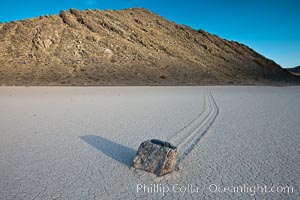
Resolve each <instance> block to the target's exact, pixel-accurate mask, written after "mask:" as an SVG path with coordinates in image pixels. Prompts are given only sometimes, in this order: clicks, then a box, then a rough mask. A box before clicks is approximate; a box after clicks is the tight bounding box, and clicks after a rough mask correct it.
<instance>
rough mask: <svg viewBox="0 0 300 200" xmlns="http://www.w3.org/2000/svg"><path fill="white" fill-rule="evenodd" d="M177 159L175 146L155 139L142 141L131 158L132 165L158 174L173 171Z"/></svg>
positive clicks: (161, 174)
mask: <svg viewBox="0 0 300 200" xmlns="http://www.w3.org/2000/svg"><path fill="white" fill-rule="evenodd" d="M176 161H177V147H175V146H173V145H171V144H170V143H168V142H164V141H161V140H157V139H152V140H147V141H145V142H143V143H142V144H141V145H140V147H139V149H138V152H137V153H136V156H135V157H134V159H133V167H134V168H136V169H142V170H145V171H148V172H151V173H154V174H156V175H158V176H163V175H165V174H167V173H170V172H172V171H174V169H175V166H176Z"/></svg>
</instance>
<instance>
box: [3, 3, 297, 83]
mask: <svg viewBox="0 0 300 200" xmlns="http://www.w3.org/2000/svg"><path fill="white" fill-rule="evenodd" d="M199 23H201V21H200V22H199ZM299 80H300V79H299V78H298V77H296V76H293V75H292V74H290V73H289V72H288V71H287V70H285V69H282V68H281V67H280V66H279V65H277V64H276V63H275V62H273V61H272V60H270V59H267V58H265V57H264V56H262V55H260V54H258V53H256V52H255V51H254V50H252V49H251V48H249V47H247V46H245V45H243V44H240V43H238V42H234V41H228V40H225V39H222V38H220V37H218V36H216V35H212V34H210V33H207V32H205V31H203V30H194V29H192V28H190V27H187V26H184V25H179V24H176V23H174V22H171V21H168V20H166V19H164V18H162V17H160V16H159V15H157V14H155V13H152V12H150V11H148V10H145V9H142V8H133V9H125V10H119V11H111V10H105V11H100V10H85V11H79V10H76V9H70V11H61V12H60V14H59V15H53V16H41V17H38V18H33V19H26V20H20V21H16V22H10V23H2V24H1V23H0V84H1V85H221V84H295V83H299Z"/></svg>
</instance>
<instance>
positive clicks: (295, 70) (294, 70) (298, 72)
mask: <svg viewBox="0 0 300 200" xmlns="http://www.w3.org/2000/svg"><path fill="white" fill-rule="evenodd" d="M287 70H288V71H290V72H292V73H294V74H296V75H300V66H297V67H293V68H288V69H287Z"/></svg>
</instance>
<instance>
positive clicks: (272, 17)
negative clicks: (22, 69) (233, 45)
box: [0, 0, 300, 67]
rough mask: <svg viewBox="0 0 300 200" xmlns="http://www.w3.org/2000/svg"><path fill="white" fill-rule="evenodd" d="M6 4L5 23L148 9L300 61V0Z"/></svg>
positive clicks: (9, 0) (288, 62) (0, 10)
mask: <svg viewBox="0 0 300 200" xmlns="http://www.w3.org/2000/svg"><path fill="white" fill-rule="evenodd" d="M0 5H1V6H0V21H1V22H9V21H12V20H18V19H24V18H31V17H36V16H39V15H45V14H58V13H59V11H60V10H68V9H69V8H77V9H81V10H82V9H86V8H91V9H94V8H97V9H101V10H102V9H123V8H131V7H143V8H147V9H149V10H151V11H153V12H156V13H158V14H160V15H162V16H163V17H165V18H167V19H169V20H172V21H175V22H177V23H180V24H185V25H188V26H191V27H192V28H194V29H204V30H206V31H208V32H210V33H213V34H216V35H219V36H221V37H223V38H226V39H229V40H235V41H239V42H241V43H244V44H246V45H248V46H250V47H251V48H253V49H254V50H256V51H258V52H259V53H261V54H263V55H265V56H266V57H268V58H270V59H272V60H274V61H275V62H277V63H278V64H280V65H281V66H282V67H294V66H297V65H300V0H248V1H246V0H1V3H0Z"/></svg>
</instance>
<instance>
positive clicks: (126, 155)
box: [79, 135, 136, 167]
mask: <svg viewBox="0 0 300 200" xmlns="http://www.w3.org/2000/svg"><path fill="white" fill-rule="evenodd" d="M79 138H80V139H82V140H83V141H85V142H86V143H88V144H89V145H91V146H92V147H94V148H96V149H97V150H99V151H101V152H102V153H104V154H105V155H107V156H109V157H111V158H113V159H114V160H116V161H118V162H120V163H122V164H124V165H126V166H128V167H131V166H132V160H133V158H134V156H135V153H136V152H135V151H134V150H133V149H131V148H129V147H126V146H124V145H121V144H118V143H115V142H113V141H111V140H108V139H106V138H103V137H101V136H98V135H85V136H80V137H79Z"/></svg>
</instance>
